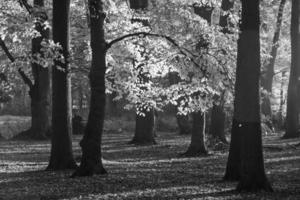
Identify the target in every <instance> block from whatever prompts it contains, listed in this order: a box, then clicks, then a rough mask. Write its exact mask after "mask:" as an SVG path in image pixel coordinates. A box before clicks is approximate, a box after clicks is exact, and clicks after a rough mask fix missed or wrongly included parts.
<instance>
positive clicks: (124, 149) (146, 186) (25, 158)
mask: <svg viewBox="0 0 300 200" xmlns="http://www.w3.org/2000/svg"><path fill="white" fill-rule="evenodd" d="M80 138H81V136H75V137H74V139H73V150H74V155H75V158H76V160H77V161H79V159H80V148H79V145H78V142H79V140H80ZM131 138H132V133H129V132H128V131H124V132H122V131H117V132H105V133H104V139H103V157H104V165H105V168H106V169H107V171H108V172H109V174H108V175H102V176H93V177H83V178H75V179H71V178H69V176H70V175H71V173H72V171H64V172H49V171H44V169H45V168H46V166H47V163H48V159H49V154H50V142H49V141H43V142H41V141H11V140H1V141H0V199H1V200H7V199H14V200H16V199H20V200H35V199H41V200H47V199H49V200H50V199H73V200H77V199H113V200H115V199H230V200H231V199H295V200H296V199H297V200H299V199H300V147H299V145H298V146H295V144H297V143H299V140H280V139H279V137H278V136H270V137H265V138H264V146H265V147H264V153H265V166H266V173H267V176H268V178H269V180H270V182H271V183H272V185H273V188H274V190H275V192H273V193H265V192H260V193H242V194H239V193H236V192H235V191H234V188H235V186H236V183H228V182H222V181H221V179H222V176H223V174H224V170H225V165H226V160H227V151H228V149H227V148H225V149H221V150H219V151H212V150H211V155H209V156H207V157H197V158H183V157H179V156H178V155H179V154H180V153H182V152H184V151H185V150H186V149H187V147H188V144H189V141H190V136H179V135H177V134H176V133H175V132H159V133H158V137H157V138H156V140H157V142H158V144H157V145H153V146H134V145H129V144H128V142H129V141H130V139H131Z"/></svg>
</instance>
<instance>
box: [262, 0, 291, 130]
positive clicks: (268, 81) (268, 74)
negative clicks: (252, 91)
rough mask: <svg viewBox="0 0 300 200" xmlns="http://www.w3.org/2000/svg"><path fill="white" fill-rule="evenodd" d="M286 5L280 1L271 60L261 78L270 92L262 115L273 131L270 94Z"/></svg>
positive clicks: (263, 103) (263, 85) (263, 105)
mask: <svg viewBox="0 0 300 200" xmlns="http://www.w3.org/2000/svg"><path fill="white" fill-rule="evenodd" d="M285 3H286V0H281V1H280V5H279V9H278V15H277V22H276V28H275V32H274V37H273V43H272V50H271V58H270V60H269V61H268V64H267V66H266V71H264V74H263V76H262V77H261V85H262V87H263V88H264V89H265V90H266V91H267V92H268V95H266V96H264V97H263V99H262V105H261V106H262V107H261V108H262V109H261V111H262V114H264V115H265V116H266V117H267V118H268V126H269V128H271V129H272V128H273V124H272V109H271V101H270V94H271V93H272V85H273V77H274V67H275V61H276V56H277V49H278V47H279V44H278V43H279V37H280V31H281V24H282V16H283V11H284V6H285Z"/></svg>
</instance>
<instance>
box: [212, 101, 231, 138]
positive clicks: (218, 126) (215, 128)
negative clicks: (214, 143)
mask: <svg viewBox="0 0 300 200" xmlns="http://www.w3.org/2000/svg"><path fill="white" fill-rule="evenodd" d="M225 119H226V114H225V112H224V106H223V105H222V104H218V105H216V104H214V105H213V107H212V109H211V122H210V127H209V135H211V136H212V137H213V138H216V139H218V140H219V141H221V142H223V143H227V139H226V136H225Z"/></svg>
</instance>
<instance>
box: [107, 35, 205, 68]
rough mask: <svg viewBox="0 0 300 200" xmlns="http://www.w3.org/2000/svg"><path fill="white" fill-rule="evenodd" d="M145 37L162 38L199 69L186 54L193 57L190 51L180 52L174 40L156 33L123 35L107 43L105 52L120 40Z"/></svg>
mask: <svg viewBox="0 0 300 200" xmlns="http://www.w3.org/2000/svg"><path fill="white" fill-rule="evenodd" d="M147 36H149V37H158V38H163V39H165V40H167V41H168V42H170V43H171V44H172V45H173V46H175V47H176V48H177V49H178V50H179V52H180V53H181V54H182V55H184V56H186V57H188V58H189V59H190V60H191V62H192V63H193V64H194V65H195V66H197V67H199V68H201V67H200V65H199V64H198V63H197V62H196V61H195V60H194V58H193V57H191V56H189V55H188V53H189V54H190V55H193V54H192V53H191V52H190V51H188V50H187V49H185V50H186V52H185V51H183V50H182V49H183V48H181V47H180V46H179V45H178V44H177V43H176V41H175V40H174V39H172V38H171V37H169V36H167V35H161V34H156V33H149V32H136V33H130V34H127V35H123V36H121V37H119V38H117V39H114V40H112V41H110V42H109V43H107V44H106V51H107V50H108V49H109V48H111V47H112V46H113V45H114V44H116V43H118V42H120V41H122V40H124V39H126V38H132V37H147Z"/></svg>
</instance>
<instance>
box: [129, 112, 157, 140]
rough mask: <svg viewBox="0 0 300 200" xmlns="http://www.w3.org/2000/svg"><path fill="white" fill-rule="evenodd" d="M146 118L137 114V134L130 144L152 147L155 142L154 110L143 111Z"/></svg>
mask: <svg viewBox="0 0 300 200" xmlns="http://www.w3.org/2000/svg"><path fill="white" fill-rule="evenodd" d="M143 112H144V114H145V116H141V115H138V114H136V124H135V134H134V137H133V139H132V141H131V142H130V144H136V145H151V144H156V142H155V139H154V137H155V126H154V125H155V115H154V110H153V109H151V110H150V111H146V110H143Z"/></svg>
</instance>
